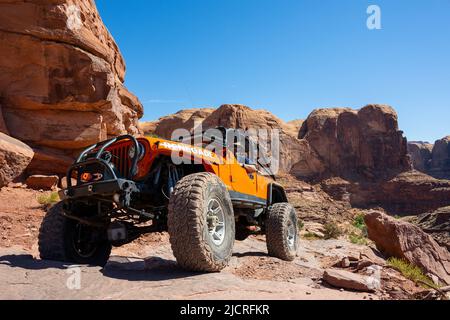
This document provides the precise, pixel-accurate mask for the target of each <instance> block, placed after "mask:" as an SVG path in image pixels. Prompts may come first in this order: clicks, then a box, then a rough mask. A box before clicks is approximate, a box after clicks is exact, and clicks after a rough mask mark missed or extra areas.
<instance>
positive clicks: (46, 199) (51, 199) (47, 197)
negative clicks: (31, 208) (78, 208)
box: [37, 192, 60, 206]
mask: <svg viewBox="0 0 450 320" xmlns="http://www.w3.org/2000/svg"><path fill="white" fill-rule="evenodd" d="M59 200H60V199H59V195H58V192H47V193H43V194H40V195H39V196H38V197H37V202H39V204H41V205H43V206H48V205H50V206H51V205H53V204H55V203H57V202H59Z"/></svg>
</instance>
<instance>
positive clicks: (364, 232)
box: [352, 213, 367, 237]
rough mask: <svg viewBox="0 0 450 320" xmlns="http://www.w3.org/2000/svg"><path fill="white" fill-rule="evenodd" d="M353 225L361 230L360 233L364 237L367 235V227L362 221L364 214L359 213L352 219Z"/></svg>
mask: <svg viewBox="0 0 450 320" xmlns="http://www.w3.org/2000/svg"><path fill="white" fill-rule="evenodd" d="M352 224H353V226H354V227H355V228H357V229H359V230H361V232H362V235H363V236H364V237H367V227H366V223H365V222H364V214H363V213H360V214H358V215H357V216H356V217H355V218H354V219H353V223H352Z"/></svg>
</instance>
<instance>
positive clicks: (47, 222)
mask: <svg viewBox="0 0 450 320" xmlns="http://www.w3.org/2000/svg"><path fill="white" fill-rule="evenodd" d="M38 244H39V254H40V257H41V259H47V260H57V261H63V262H70V263H79V264H88V265H96V266H104V265H105V264H106V262H107V261H108V258H109V255H110V254H111V248H112V246H111V244H110V243H109V241H108V240H107V239H106V237H105V234H104V230H101V229H98V228H93V227H90V226H87V225H85V224H81V223H80V222H78V221H75V220H72V219H69V218H67V217H65V216H64V215H63V205H62V202H60V203H58V204H56V205H54V206H53V207H52V208H50V210H49V211H48V212H47V214H46V216H45V217H44V220H43V221H42V224H41V228H40V230H39V243H38Z"/></svg>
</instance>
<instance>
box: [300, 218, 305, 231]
mask: <svg viewBox="0 0 450 320" xmlns="http://www.w3.org/2000/svg"><path fill="white" fill-rule="evenodd" d="M304 226H305V224H304V223H303V221H302V220H298V230H302V229H303V227H304Z"/></svg>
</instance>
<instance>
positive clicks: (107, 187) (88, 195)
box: [39, 128, 297, 272]
mask: <svg viewBox="0 0 450 320" xmlns="http://www.w3.org/2000/svg"><path fill="white" fill-rule="evenodd" d="M217 130H219V131H220V132H221V133H223V135H222V138H220V139H222V140H216V139H219V138H218V137H209V138H210V139H213V140H216V142H219V143H221V144H222V145H223V146H224V148H223V149H221V150H220V151H219V152H218V151H216V152H211V151H209V150H207V149H206V148H204V147H203V146H199V147H197V146H193V145H192V144H187V143H184V144H183V143H181V142H175V141H170V140H165V139H160V138H156V137H140V138H135V137H133V136H131V135H123V136H119V137H116V138H113V139H110V140H107V141H103V142H100V143H97V144H95V145H93V146H91V147H89V148H87V149H86V150H84V151H83V152H82V153H81V154H80V156H79V157H78V159H77V160H76V161H75V162H74V164H73V165H72V166H71V167H70V168H69V169H68V172H67V183H68V185H67V188H66V189H64V190H61V191H60V197H61V202H59V203H58V204H56V205H55V206H53V207H52V208H51V209H50V210H49V211H48V213H47V214H46V216H45V218H44V220H43V222H42V225H41V228H40V232H39V252H40V256H41V258H43V259H51V260H60V261H67V262H73V263H80V264H91V265H104V264H105V263H106V262H107V260H108V258H109V255H110V253H111V248H112V246H121V245H124V244H126V243H129V242H131V241H133V240H135V239H137V238H138V237H140V236H141V235H143V234H145V233H149V232H154V231H164V230H167V231H168V233H169V236H170V243H171V246H172V250H173V253H174V255H175V257H176V259H177V262H178V264H179V265H180V266H181V267H183V268H186V269H189V270H194V271H209V272H213V271H219V270H221V269H223V268H224V267H225V266H226V265H227V263H228V261H229V259H230V257H231V254H232V249H233V245H234V241H235V239H236V240H243V239H245V238H246V237H247V236H248V235H249V234H251V233H255V232H256V233H257V232H260V233H264V234H265V235H266V242H267V248H268V252H269V254H270V255H272V256H274V257H278V258H280V259H283V260H288V261H290V260H293V259H294V257H295V255H296V250H297V215H296V212H295V210H294V208H293V207H292V206H291V205H290V204H289V203H288V202H287V198H286V193H285V191H284V189H283V188H282V186H280V185H279V184H277V183H276V182H275V181H274V180H273V179H271V178H269V176H270V172H269V173H268V171H267V170H268V169H267V168H266V167H264V166H261V165H259V164H258V163H249V162H248V161H246V160H247V159H246V158H245V156H244V157H241V155H238V154H236V153H235V151H233V150H229V149H228V148H226V147H225V146H226V145H227V143H226V141H225V140H226V139H227V138H226V137H227V136H229V135H228V133H229V131H230V130H233V129H225V128H218V129H217ZM204 139H205V138H204ZM245 142H246V144H247V146H248V145H251V146H252V147H255V148H258V146H255V145H254V143H253V142H252V141H250V140H249V139H248V138H245ZM174 154H175V156H174ZM177 157H179V158H177ZM179 160H180V161H179ZM181 160H190V161H181ZM262 170H265V171H264V173H265V174H261V172H262ZM72 181H73V182H72ZM75 181H76V182H75Z"/></svg>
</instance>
